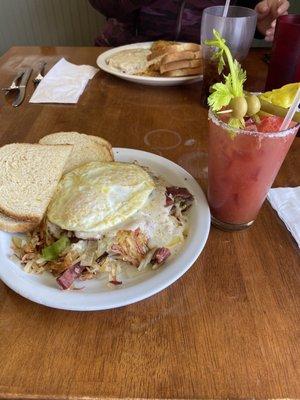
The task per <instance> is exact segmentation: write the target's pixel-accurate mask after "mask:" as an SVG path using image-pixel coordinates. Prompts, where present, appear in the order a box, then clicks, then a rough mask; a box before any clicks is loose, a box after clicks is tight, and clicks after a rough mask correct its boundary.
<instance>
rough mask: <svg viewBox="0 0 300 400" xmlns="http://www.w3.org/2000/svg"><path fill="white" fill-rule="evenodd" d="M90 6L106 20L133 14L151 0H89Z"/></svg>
mask: <svg viewBox="0 0 300 400" xmlns="http://www.w3.org/2000/svg"><path fill="white" fill-rule="evenodd" d="M89 2H90V4H91V5H92V6H93V7H94V8H95V9H96V10H97V11H99V12H100V13H101V14H103V15H105V16H106V17H108V18H117V19H118V18H123V17H127V16H129V15H130V14H132V13H134V12H135V11H137V10H138V9H140V8H141V7H142V6H146V5H148V4H150V3H152V2H153V0H142V1H141V0H89Z"/></svg>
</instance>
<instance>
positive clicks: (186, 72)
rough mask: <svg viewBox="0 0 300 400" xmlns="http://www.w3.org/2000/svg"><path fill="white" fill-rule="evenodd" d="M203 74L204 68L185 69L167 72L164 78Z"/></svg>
mask: <svg viewBox="0 0 300 400" xmlns="http://www.w3.org/2000/svg"><path fill="white" fill-rule="evenodd" d="M200 74H202V67H196V68H183V69H177V70H175V71H168V72H165V73H164V74H163V75H162V76H169V77H177V76H190V75H200Z"/></svg>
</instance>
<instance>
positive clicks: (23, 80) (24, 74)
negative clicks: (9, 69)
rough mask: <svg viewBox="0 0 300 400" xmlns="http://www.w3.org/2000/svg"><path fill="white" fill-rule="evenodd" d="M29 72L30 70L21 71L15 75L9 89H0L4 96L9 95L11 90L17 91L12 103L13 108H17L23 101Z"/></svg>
mask: <svg viewBox="0 0 300 400" xmlns="http://www.w3.org/2000/svg"><path fill="white" fill-rule="evenodd" d="M31 72H32V68H25V69H23V70H22V71H20V72H19V73H18V74H17V75H16V77H15V78H14V80H13V81H12V83H11V85H10V87H6V88H1V90H4V91H5V95H7V94H8V93H10V91H12V90H18V91H19V93H18V95H17V97H16V99H15V100H14V102H13V103H12V105H13V106H14V107H18V106H19V105H20V104H21V103H22V101H23V100H24V97H25V91H26V85H27V83H28V80H29V77H30V75H31ZM18 82H19V83H18Z"/></svg>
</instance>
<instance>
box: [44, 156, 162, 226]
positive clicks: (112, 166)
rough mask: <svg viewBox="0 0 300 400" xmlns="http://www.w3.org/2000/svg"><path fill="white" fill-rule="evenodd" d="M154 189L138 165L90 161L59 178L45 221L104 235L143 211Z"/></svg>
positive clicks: (152, 183)
mask: <svg viewBox="0 0 300 400" xmlns="http://www.w3.org/2000/svg"><path fill="white" fill-rule="evenodd" d="M154 187H155V184H154V182H153V179H152V178H151V177H150V175H149V174H148V173H147V172H146V171H145V170H144V169H143V168H141V167H139V166H138V165H135V164H129V163H121V162H91V163H89V164H85V165H83V166H81V167H79V168H76V169H74V170H73V171H71V172H69V173H67V174H65V175H64V176H63V177H62V179H61V181H60V182H59V184H58V187H57V190H56V193H55V195H54V197H53V199H52V200H51V202H50V205H49V207H48V211H47V218H48V220H49V221H50V222H52V223H53V224H56V225H58V226H59V227H60V228H62V229H67V230H70V231H80V232H88V233H93V232H97V233H99V232H105V231H107V230H108V229H111V228H113V227H115V226H116V225H118V224H121V223H123V222H124V221H126V220H127V219H128V218H130V217H131V216H132V215H133V214H135V213H136V212H137V211H139V210H140V209H141V208H143V206H144V205H145V204H146V202H147V200H148V198H149V196H150V194H151V193H152V191H153V189H154Z"/></svg>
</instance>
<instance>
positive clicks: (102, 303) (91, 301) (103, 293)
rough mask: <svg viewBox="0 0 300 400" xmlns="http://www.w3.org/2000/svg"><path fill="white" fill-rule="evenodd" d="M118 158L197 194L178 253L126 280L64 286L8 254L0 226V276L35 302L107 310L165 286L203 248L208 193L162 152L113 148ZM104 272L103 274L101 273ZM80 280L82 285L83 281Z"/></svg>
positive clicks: (6, 236) (5, 235) (8, 236)
mask: <svg viewBox="0 0 300 400" xmlns="http://www.w3.org/2000/svg"><path fill="white" fill-rule="evenodd" d="M114 153H115V158H116V160H118V161H125V162H133V161H135V160H136V161H138V162H139V163H140V164H141V165H145V166H148V167H150V168H151V170H152V171H153V172H154V173H157V174H159V175H161V176H163V177H165V179H166V180H167V181H168V182H170V183H171V184H173V185H176V186H184V187H186V188H187V189H188V190H189V191H190V192H191V193H192V194H193V195H194V197H195V202H194V204H193V206H192V207H191V209H190V211H189V213H190V215H189V218H190V229H189V234H188V237H187V239H186V241H185V244H184V245H183V247H182V248H181V250H180V253H179V254H178V255H176V256H174V257H173V258H172V257H171V258H170V259H169V260H168V261H167V262H166V263H165V264H164V266H163V267H161V268H159V269H157V270H155V271H154V270H151V269H149V270H147V271H146V272H141V273H140V274H138V275H135V276H134V277H133V278H132V279H128V280H127V281H126V282H125V283H124V285H122V286H121V287H116V288H109V287H108V285H107V276H105V277H103V278H101V279H94V280H91V281H84V282H79V283H78V286H85V288H84V289H83V290H77V291H76V290H75V291H62V290H61V289H59V288H58V286H57V284H56V281H55V279H54V277H53V276H52V275H51V274H50V273H47V272H45V273H43V274H41V275H34V274H28V273H26V272H24V271H23V270H22V268H21V266H20V265H19V264H17V263H14V262H13V261H12V260H11V259H10V258H9V256H10V254H11V250H10V241H11V236H12V235H11V234H8V233H5V232H1V231H0V278H1V279H2V280H3V282H4V283H6V285H7V286H9V287H10V288H11V289H12V290H14V291H15V292H17V293H19V294H20V295H21V296H23V297H26V298H27V299H29V300H32V301H34V302H36V303H40V304H44V305H45V306H49V307H53V308H61V309H65V310H79V311H90V310H105V309H110V308H116V307H120V306H125V305H127V304H132V303H135V302H137V301H139V300H143V299H145V298H147V297H149V296H152V295H153V294H155V293H158V292H159V291H161V290H163V289H165V288H166V287H168V286H169V285H171V284H172V283H173V282H175V281H176V280H177V279H178V278H180V277H181V275H183V274H184V273H185V272H186V271H187V270H188V269H189V268H190V267H191V266H192V264H193V263H194V262H195V261H196V259H197V257H198V256H199V254H200V253H201V251H202V249H203V247H204V245H205V243H206V240H207V237H208V233H209V228H210V212H209V208H208V205H207V201H206V197H205V195H204V193H203V192H202V190H201V189H200V187H199V185H198V183H197V182H196V181H195V179H194V178H193V177H192V176H191V175H190V174H189V173H188V172H186V171H185V170H184V169H183V168H181V167H180V166H178V165H177V164H175V163H173V162H172V161H169V160H167V159H166V158H163V157H160V156H157V155H155V154H151V153H147V152H144V151H140V150H132V149H122V148H115V149H114ZM103 275H105V274H103ZM81 284H82V285H81Z"/></svg>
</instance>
